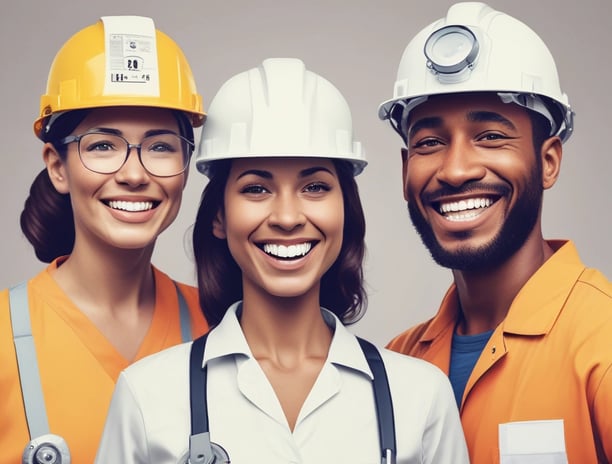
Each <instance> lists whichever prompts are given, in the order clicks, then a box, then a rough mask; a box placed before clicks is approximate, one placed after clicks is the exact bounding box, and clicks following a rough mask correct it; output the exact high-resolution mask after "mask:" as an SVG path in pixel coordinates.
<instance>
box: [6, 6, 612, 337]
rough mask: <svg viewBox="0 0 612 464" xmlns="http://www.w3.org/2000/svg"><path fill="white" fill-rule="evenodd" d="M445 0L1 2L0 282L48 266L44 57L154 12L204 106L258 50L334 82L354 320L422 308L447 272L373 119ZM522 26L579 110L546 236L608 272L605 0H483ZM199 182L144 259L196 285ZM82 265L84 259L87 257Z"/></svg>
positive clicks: (393, 320) (552, 196) (369, 330)
mask: <svg viewBox="0 0 612 464" xmlns="http://www.w3.org/2000/svg"><path fill="white" fill-rule="evenodd" d="M451 3H453V2H452V1H450V0H428V1H424V2H417V1H414V0H403V1H398V0H392V1H391V0H389V1H385V0H379V1H374V0H372V1H366V0H336V1H334V0H316V1H312V0H311V1H293V0H284V1H283V0H264V1H261V0H260V1H248V0H223V1H216V2H213V1H207V0H174V1H168V0H131V1H124V0H103V1H97V2H92V1H84V0H62V1H56V2H43V1H35V0H21V1H19V2H17V1H12V2H5V4H4V5H3V11H2V16H1V18H0V54H1V55H0V56H1V57H2V60H1V63H2V75H1V83H2V85H1V88H0V91H1V98H0V102H1V104H2V150H3V153H2V160H3V166H2V169H1V171H0V185H1V188H2V195H1V196H0V202H1V206H0V208H1V211H2V217H3V223H2V240H1V241H0V257H1V258H2V263H3V265H2V267H1V269H0V288H5V287H8V286H10V285H13V284H15V283H17V282H19V281H21V280H23V279H26V278H28V277H30V276H32V275H34V274H35V273H37V272H38V271H39V270H41V269H43V268H44V267H45V264H43V263H41V262H39V261H37V259H36V257H35V256H34V253H33V250H32V248H31V246H30V245H29V243H28V242H27V241H26V239H25V238H24V237H23V235H22V233H21V230H20V227H19V214H20V212H21V210H22V207H23V202H24V201H25V199H26V196H27V192H28V189H29V187H30V184H31V182H32V180H33V178H34V176H35V175H36V174H37V173H38V172H39V171H40V169H42V167H43V163H42V159H41V147H42V144H41V143H40V142H39V141H38V139H37V138H36V137H35V136H34V134H33V132H32V123H33V121H34V119H35V118H36V116H37V114H38V111H39V98H40V95H41V94H42V93H43V92H44V90H45V85H46V79H47V73H48V70H49V66H50V64H51V61H52V59H53V56H54V55H55V53H56V52H57V50H58V49H59V48H60V47H61V45H62V44H63V43H64V42H65V41H66V40H67V39H68V38H69V37H70V36H71V35H72V34H73V33H75V32H76V31H77V30H79V29H81V28H83V27H85V26H86V25H89V24H91V23H94V22H96V20H97V19H98V18H99V17H100V16H103V15H117V14H136V15H142V16H151V17H153V18H154V20H155V22H156V26H157V27H158V28H159V29H161V30H163V31H164V32H166V33H167V34H169V35H170V36H171V37H173V38H174V39H175V40H176V41H177V42H178V44H179V45H180V46H181V47H182V48H183V50H184V52H185V54H186V55H187V58H188V59H189V61H190V63H191V65H192V68H193V71H194V74H195V77H196V80H197V83H198V90H199V92H200V93H201V94H202V95H203V99H204V104H205V107H207V106H208V103H209V102H210V100H211V98H212V96H213V95H214V93H215V92H216V91H217V89H218V88H219V87H220V85H221V84H222V83H223V82H224V81H225V80H227V79H228V78H229V77H230V76H232V75H234V74H236V73H238V72H240V71H243V70H246V69H248V68H251V67H253V66H256V65H257V64H259V63H260V62H261V61H262V60H263V59H264V58H267V57H297V58H301V59H302V60H303V61H304V62H305V63H306V66H307V67H308V68H309V69H311V70H312V71H314V72H317V73H319V74H321V75H323V76H325V77H326V78H328V79H329V80H330V81H331V82H333V83H334V84H335V85H336V86H337V87H338V88H339V89H340V90H341V91H342V93H343V94H344V95H345V97H346V98H347V100H348V101H349V104H350V105H351V108H352V111H353V119H354V129H355V134H356V138H357V139H358V140H360V141H361V142H362V143H363V144H364V146H365V149H366V153H367V156H368V160H369V163H370V164H369V166H368V168H367V169H366V170H365V172H364V173H363V174H362V175H361V176H360V177H359V178H358V182H359V185H360V189H361V195H362V199H363V203H364V208H365V212H366V219H367V244H368V258H367V263H366V278H367V286H368V290H369V295H370V304H369V308H368V311H367V313H366V316H365V317H364V318H363V319H362V320H361V321H360V322H359V323H358V324H356V325H355V326H353V330H354V331H355V332H356V333H358V334H360V335H363V336H365V337H368V338H370V339H371V340H373V341H375V342H378V343H385V342H386V341H388V340H389V339H390V338H391V337H392V336H394V335H395V334H397V333H399V332H400V331H401V330H403V329H404V328H407V327H409V326H411V325H413V324H414V323H416V322H419V321H422V320H424V319H426V318H428V317H430V316H431V315H433V314H434V313H435V311H436V309H437V306H438V303H439V301H440V299H441V297H442V296H443V294H444V291H445V290H446V288H447V286H448V285H449V283H450V282H451V274H450V271H448V270H446V269H442V268H439V267H438V266H437V265H436V264H435V263H434V262H433V261H432V260H431V258H430V257H429V254H428V253H427V251H426V250H425V249H424V247H423V245H422V244H421V242H420V239H419V238H418V236H417V235H416V233H415V232H414V230H413V228H412V225H411V223H410V220H409V218H408V214H407V212H406V207H405V204H404V201H403V199H402V190H401V177H400V176H401V173H400V155H399V152H400V147H401V140H400V138H399V137H398V136H397V135H396V134H395V133H394V132H393V131H392V130H391V129H390V128H389V127H388V126H387V124H386V123H383V122H382V121H380V120H378V118H377V107H378V104H379V103H380V102H381V101H383V100H386V99H387V98H390V97H391V96H392V88H393V83H394V81H395V74H396V71H397V66H398V64H399V59H400V57H401V54H402V52H403V50H404V47H405V46H406V44H407V43H408V41H409V39H410V38H411V37H412V36H413V35H414V34H415V33H416V32H417V31H418V30H420V29H421V28H422V27H424V26H425V25H426V24H429V23H430V22H432V21H433V20H435V19H437V18H439V17H442V16H444V15H445V13H446V10H447V8H448V6H449V5H450V4H451ZM489 4H490V5H491V6H493V7H494V8H496V9H499V10H501V11H504V12H506V13H509V14H511V15H513V16H516V17H518V18H519V19H521V20H522V21H523V22H525V23H527V24H528V25H529V26H531V27H532V28H533V29H534V30H535V31H536V32H537V33H538V34H539V35H540V36H541V37H542V38H543V39H544V41H545V42H547V44H548V46H549V48H550V49H551V51H552V53H553V55H554V56H555V58H556V61H557V66H558V69H559V73H560V76H561V86H562V89H563V90H564V92H566V93H567V94H568V95H569V99H570V103H571V105H572V107H573V108H574V110H575V111H576V126H575V127H576V132H575V134H574V135H573V137H572V138H571V139H570V141H569V142H568V143H567V144H566V145H565V153H564V158H563V165H562V171H561V178H560V180H559V182H558V183H557V184H556V186H555V187H554V188H553V189H552V190H549V191H547V193H546V194H545V203H544V232H545V236H546V237H547V238H571V239H573V240H574V241H575V242H576V244H577V246H578V248H579V251H580V253H581V256H582V258H583V260H584V261H585V262H586V263H587V264H588V265H590V266H592V267H597V268H599V269H600V270H602V271H603V272H604V273H605V274H606V275H607V276H608V277H610V276H612V251H611V248H610V245H609V240H610V225H611V223H612V219H611V216H612V214H611V211H610V209H611V208H610V192H611V187H610V182H609V176H610V171H611V167H612V164H611V161H610V160H611V157H612V154H611V153H610V142H609V137H610V135H611V131H612V128H611V127H610V120H611V118H610V115H609V114H610V111H611V109H612V92H611V89H610V84H609V82H610V75H611V73H612V60H611V58H612V57H611V55H610V49H611V45H612V28H611V27H610V17H611V14H612V2H611V1H610V0H583V1H581V2H560V1H558V0H538V1H534V0H506V1H503V0H491V1H490V2H489ZM204 185H205V178H204V177H203V176H202V175H200V174H199V173H197V171H195V169H192V172H191V176H190V178H189V183H188V185H187V188H186V190H185V195H184V199H183V206H182V210H181V213H180V215H179V217H178V219H177V220H176V222H175V223H174V224H173V226H172V227H171V228H170V229H168V230H167V231H166V232H165V233H164V234H163V235H162V236H161V238H160V239H159V241H158V246H157V249H156V252H155V255H154V263H155V264H156V265H158V266H159V267H160V268H161V269H162V270H164V271H166V272H167V273H169V274H170V275H171V276H173V277H174V278H177V279H179V280H183V281H186V282H191V283H193V282H195V279H194V265H193V261H192V260H191V258H190V252H189V246H188V245H186V243H188V237H189V236H190V227H191V225H192V223H193V219H194V217H195V211H196V209H197V204H198V201H199V196H200V192H201V190H202V188H203V187H204ZM95 265H96V264H95V263H92V266H95Z"/></svg>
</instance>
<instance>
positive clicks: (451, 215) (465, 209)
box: [434, 197, 497, 222]
mask: <svg viewBox="0 0 612 464" xmlns="http://www.w3.org/2000/svg"><path fill="white" fill-rule="evenodd" d="M496 201H497V198H491V197H474V198H467V199H464V200H459V201H439V202H436V204H434V207H435V208H436V210H437V211H438V212H439V213H440V214H441V215H442V216H444V217H445V218H446V219H448V220H449V221H455V222H461V221H469V220H470V219H473V218H475V217H476V216H479V215H480V214H482V213H483V212H484V211H486V210H487V208H489V207H490V206H491V205H493V204H494V203H495V202H496Z"/></svg>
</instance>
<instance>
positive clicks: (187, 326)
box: [174, 282, 192, 343]
mask: <svg viewBox="0 0 612 464" xmlns="http://www.w3.org/2000/svg"><path fill="white" fill-rule="evenodd" d="M174 286H175V287H176V296H177V297H178V302H179V317H180V321H181V339H182V340H183V343H184V342H188V341H191V339H192V336H191V317H190V316H189V306H187V302H186V301H185V297H184V296H183V292H181V289H180V288H179V286H178V284H177V283H176V282H174Z"/></svg>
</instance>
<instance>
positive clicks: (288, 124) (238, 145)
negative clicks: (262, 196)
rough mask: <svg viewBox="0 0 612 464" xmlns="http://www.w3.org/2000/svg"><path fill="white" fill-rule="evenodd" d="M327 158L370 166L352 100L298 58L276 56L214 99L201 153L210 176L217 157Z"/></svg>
mask: <svg viewBox="0 0 612 464" xmlns="http://www.w3.org/2000/svg"><path fill="white" fill-rule="evenodd" d="M251 156H255V157H274V156H282V157H294V156H295V157H323V158H337V159H341V160H346V161H350V162H351V163H352V165H353V172H354V174H355V175H357V174H359V173H360V172H361V171H362V170H363V168H364V167H365V165H366V159H365V155H364V152H363V149H362V147H361V143H360V142H357V141H355V140H354V139H353V124H352V118H351V112H350V109H349V106H348V103H347V102H346V100H345V99H344V97H343V96H342V94H341V93H340V92H339V91H338V89H337V88H336V87H334V86H333V85H332V84H331V83H330V82H329V81H328V80H326V79H324V78H323V77H321V76H319V75H317V74H315V73H313V72H311V71H308V70H307V69H306V67H305V66H304V63H303V62H302V61H300V60H298V59H293V58H270V59H267V60H264V61H263V63H262V64H261V65H260V66H258V67H256V68H253V69H250V70H248V71H245V72H242V73H240V74H237V75H235V76H233V77H232V78H230V79H229V80H228V81H227V82H225V84H223V86H222V87H221V89H219V91H218V92H217V94H216V95H215V97H214V98H213V100H212V101H211V103H210V106H209V108H208V116H207V119H206V123H205V124H204V128H203V129H202V135H201V139H200V147H199V151H198V153H197V155H196V166H197V168H198V170H199V171H200V172H202V173H203V174H206V175H209V168H210V163H211V162H212V161H215V160H221V159H231V158H246V157H251Z"/></svg>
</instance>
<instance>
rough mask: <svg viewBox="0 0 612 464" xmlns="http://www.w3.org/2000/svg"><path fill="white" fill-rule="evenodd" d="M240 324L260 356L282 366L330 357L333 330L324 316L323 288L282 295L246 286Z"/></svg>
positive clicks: (254, 350)
mask: <svg viewBox="0 0 612 464" xmlns="http://www.w3.org/2000/svg"><path fill="white" fill-rule="evenodd" d="M242 307H243V309H242V317H241V320H240V324H241V326H242V330H243V332H244V335H245V337H246V339H247V342H248V344H249V347H250V348H251V351H252V352H253V355H254V356H255V358H256V359H258V360H261V359H268V360H270V361H271V362H273V363H278V364H282V365H286V364H299V363H300V362H302V361H303V359H305V358H312V357H317V358H320V357H323V358H325V357H326V356H327V351H328V349H329V345H330V343H331V338H332V332H331V330H330V328H329V327H328V326H327V324H326V323H325V321H324V319H323V316H322V315H321V309H320V306H319V291H318V289H316V291H313V292H310V293H308V294H306V295H302V296H300V297H295V298H280V297H276V296H273V295H269V294H261V293H259V292H255V291H249V289H248V288H245V291H244V298H243V306H242Z"/></svg>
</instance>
